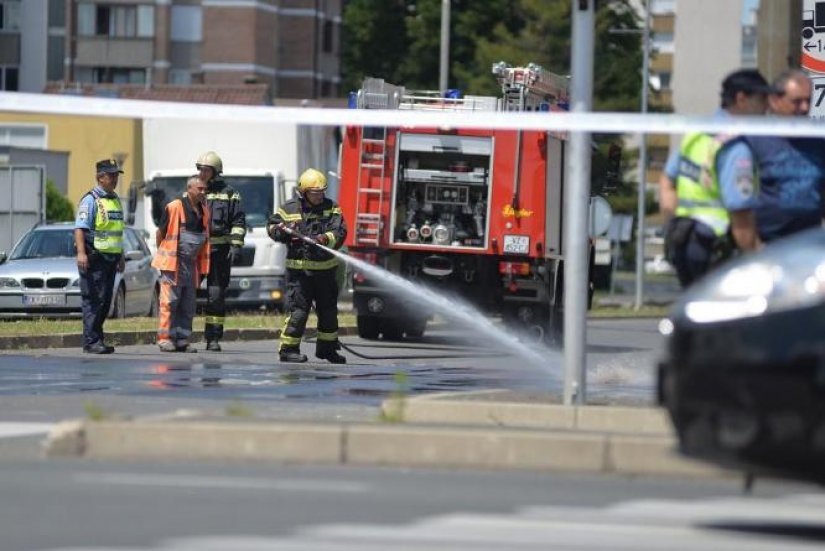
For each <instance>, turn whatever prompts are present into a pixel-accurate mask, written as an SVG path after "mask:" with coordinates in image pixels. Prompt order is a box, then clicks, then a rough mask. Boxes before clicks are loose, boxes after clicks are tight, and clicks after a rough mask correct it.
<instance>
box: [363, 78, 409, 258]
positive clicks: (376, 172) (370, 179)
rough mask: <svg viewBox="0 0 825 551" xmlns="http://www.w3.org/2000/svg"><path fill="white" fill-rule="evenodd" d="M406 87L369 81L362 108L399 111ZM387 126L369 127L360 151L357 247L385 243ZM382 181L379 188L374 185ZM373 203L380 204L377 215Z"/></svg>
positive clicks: (365, 129) (366, 83)
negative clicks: (383, 239) (383, 231)
mask: <svg viewBox="0 0 825 551" xmlns="http://www.w3.org/2000/svg"><path fill="white" fill-rule="evenodd" d="M403 94H404V88H403V87H401V86H394V85H392V84H389V83H387V82H385V81H384V80H383V79H379V78H367V79H365V80H364V84H363V87H362V88H361V90H359V92H358V107H359V108H362V109H397V108H398V103H399V101H400V98H401V96H403ZM386 171H387V127H386V126H382V127H367V128H364V129H363V130H362V133H361V145H360V148H359V152H358V195H357V197H356V199H355V244H356V245H374V246H378V245H380V244H381V232H382V230H383V227H384V221H383V217H382V214H381V209H382V207H383V205H384V178H385V177H386V175H387V172H386ZM376 178H377V180H378V187H375V185H374V182H375V181H376ZM370 204H377V205H378V209H377V212H375V211H374V210H373V209H371V208H370Z"/></svg>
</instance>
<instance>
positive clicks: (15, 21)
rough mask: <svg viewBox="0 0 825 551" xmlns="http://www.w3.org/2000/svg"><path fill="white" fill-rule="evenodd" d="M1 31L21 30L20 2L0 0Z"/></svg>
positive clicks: (18, 0)
mask: <svg viewBox="0 0 825 551" xmlns="http://www.w3.org/2000/svg"><path fill="white" fill-rule="evenodd" d="M0 30H4V31H17V30H20V0H0Z"/></svg>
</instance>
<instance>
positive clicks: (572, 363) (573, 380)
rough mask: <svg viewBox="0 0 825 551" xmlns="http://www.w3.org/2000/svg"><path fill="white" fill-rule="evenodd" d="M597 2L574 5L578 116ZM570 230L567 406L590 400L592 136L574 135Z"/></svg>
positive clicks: (587, 82)
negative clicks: (587, 361)
mask: <svg viewBox="0 0 825 551" xmlns="http://www.w3.org/2000/svg"><path fill="white" fill-rule="evenodd" d="M593 1H594V0H576V1H574V2H573V51H572V63H571V65H572V82H571V85H570V96H571V102H572V106H571V107H572V111H573V112H577V113H579V112H587V111H590V109H591V105H592V99H593V21H594V15H593ZM565 187H566V191H565V205H564V206H565V212H566V213H567V217H566V219H565V224H564V253H565V261H564V366H565V369H564V403H565V405H572V404H573V403H576V404H584V403H585V400H586V370H585V359H586V358H585V342H586V337H587V334H586V331H587V325H586V318H585V316H586V313H587V292H588V289H587V280H588V277H587V264H588V254H587V253H588V250H587V248H588V234H587V213H588V208H587V207H588V203H589V199H590V134H589V133H587V132H574V133H573V134H572V136H571V138H570V155H569V156H568V159H567V182H566V186H565Z"/></svg>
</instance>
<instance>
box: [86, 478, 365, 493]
mask: <svg viewBox="0 0 825 551" xmlns="http://www.w3.org/2000/svg"><path fill="white" fill-rule="evenodd" d="M74 480H75V482H79V483H82V484H93V485H100V484H111V485H118V486H155V487H165V488H210V489H214V488H220V489H233V490H267V491H271V490H278V491H285V492H321V493H349V494H354V493H366V492H369V491H370V486H369V485H368V484H361V483H358V482H347V481H342V480H308V479H300V478H292V479H284V480H273V479H268V478H250V477H228V476H194V475H163V474H143V473H95V474H92V473H88V474H87V473H80V474H77V475H75V476H74Z"/></svg>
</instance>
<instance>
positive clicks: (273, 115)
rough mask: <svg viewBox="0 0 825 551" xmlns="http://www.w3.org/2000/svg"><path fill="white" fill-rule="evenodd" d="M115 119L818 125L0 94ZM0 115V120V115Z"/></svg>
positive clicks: (681, 128) (696, 128) (12, 102)
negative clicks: (221, 103) (222, 103)
mask: <svg viewBox="0 0 825 551" xmlns="http://www.w3.org/2000/svg"><path fill="white" fill-rule="evenodd" d="M3 111H6V112H14V113H43V114H56V115H89V116H99V117H115V118H134V119H140V118H165V119H208V120H215V121H217V120H224V121H235V122H258V123H264V124H306V125H322V126H346V125H353V126H394V127H411V126H420V127H445V126H446V127H452V128H496V129H516V128H520V129H524V130H554V131H562V132H564V131H568V132H598V133H606V134H625V133H648V134H685V133H688V132H709V133H713V134H733V135H740V134H747V135H779V136H818V137H825V125H823V124H821V123H819V122H815V121H811V120H809V119H803V118H791V117H782V118H776V117H733V118H725V119H719V118H715V117H710V116H707V117H686V116H681V115H671V114H645V115H642V114H639V113H559V112H512V111H507V112H502V111H477V112H467V111H462V112H456V111H404V110H392V111H387V110H382V109H326V108H309V107H306V108H305V107H268V106H246V105H216V104H203V103H182V102H163V101H145V100H127V99H111V98H96V97H84V96H68V95H58V94H25V93H20V92H0V112H3ZM0 116H2V115H1V114H0Z"/></svg>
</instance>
